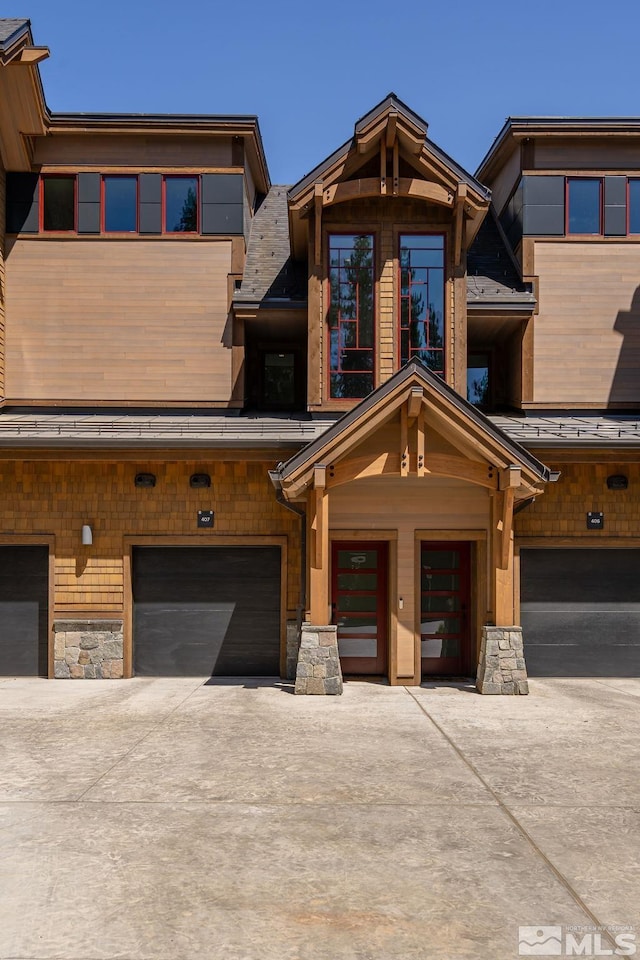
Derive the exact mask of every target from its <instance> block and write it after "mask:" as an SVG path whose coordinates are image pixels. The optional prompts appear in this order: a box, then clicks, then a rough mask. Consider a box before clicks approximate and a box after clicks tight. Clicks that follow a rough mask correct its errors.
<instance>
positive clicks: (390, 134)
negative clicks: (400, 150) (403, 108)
mask: <svg viewBox="0 0 640 960" xmlns="http://www.w3.org/2000/svg"><path fill="white" fill-rule="evenodd" d="M397 125H398V114H397V113H394V112H391V113H390V114H389V119H388V120H387V133H386V137H385V141H386V146H387V147H388V148H389V149H391V147H393V146H394V145H395V142H396V131H397Z"/></svg>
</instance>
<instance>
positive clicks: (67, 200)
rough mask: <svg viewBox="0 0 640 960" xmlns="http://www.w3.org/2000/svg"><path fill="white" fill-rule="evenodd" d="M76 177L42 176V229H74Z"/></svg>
mask: <svg viewBox="0 0 640 960" xmlns="http://www.w3.org/2000/svg"><path fill="white" fill-rule="evenodd" d="M75 228H76V178H75V177H43V178H42V229H43V230H66V231H69V230H75Z"/></svg>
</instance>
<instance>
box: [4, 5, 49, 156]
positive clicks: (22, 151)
mask: <svg viewBox="0 0 640 960" xmlns="http://www.w3.org/2000/svg"><path fill="white" fill-rule="evenodd" d="M18 23H19V25H18V26H17V27H16V29H15V31H13V32H12V33H11V34H10V35H9V36H8V37H6V38H5V40H3V41H2V42H1V43H0V159H1V160H2V165H3V166H4V168H5V170H30V169H31V159H32V156H33V138H34V137H40V136H44V134H45V133H46V131H47V118H48V111H47V106H46V103H45V99H44V93H43V90H42V82H41V80H40V71H39V69H38V64H39V63H41V61H42V60H45V59H46V58H47V57H48V56H49V50H48V48H47V47H38V46H35V45H34V43H33V37H32V35H31V26H30V23H29V21H28V20H24V21H19V22H18Z"/></svg>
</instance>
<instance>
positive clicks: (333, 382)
mask: <svg viewBox="0 0 640 960" xmlns="http://www.w3.org/2000/svg"><path fill="white" fill-rule="evenodd" d="M374 283H375V275H374V244H373V236H372V235H371V234H332V235H331V236H330V237H329V328H330V346H329V396H330V397H331V398H332V399H337V400H347V399H349V400H350V399H361V398H362V397H366V396H367V395H368V394H369V393H371V391H372V390H373V387H374V369H375V329H374V328H375V315H374Z"/></svg>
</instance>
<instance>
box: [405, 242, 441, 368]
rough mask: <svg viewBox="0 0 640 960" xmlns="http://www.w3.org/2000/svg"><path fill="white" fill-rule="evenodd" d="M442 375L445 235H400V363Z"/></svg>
mask: <svg viewBox="0 0 640 960" xmlns="http://www.w3.org/2000/svg"><path fill="white" fill-rule="evenodd" d="M413 357H418V358H419V359H420V360H422V361H423V362H424V363H425V364H426V365H427V366H428V367H429V369H430V370H433V372H434V373H437V374H439V375H440V376H444V236H443V235H442V234H439V233H433V234H401V236H400V363H401V365H404V364H405V363H408V361H409V360H411V359H413Z"/></svg>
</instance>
